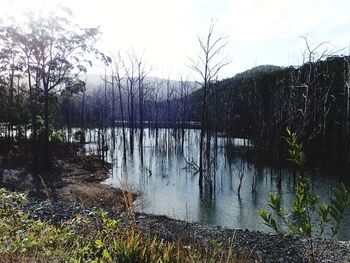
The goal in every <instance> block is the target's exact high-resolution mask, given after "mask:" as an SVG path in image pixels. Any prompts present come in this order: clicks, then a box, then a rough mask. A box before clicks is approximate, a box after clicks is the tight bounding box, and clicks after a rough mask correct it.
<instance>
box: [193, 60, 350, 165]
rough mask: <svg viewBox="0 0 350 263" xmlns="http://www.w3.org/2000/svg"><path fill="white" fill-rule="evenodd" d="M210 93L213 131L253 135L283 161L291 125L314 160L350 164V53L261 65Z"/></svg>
mask: <svg viewBox="0 0 350 263" xmlns="http://www.w3.org/2000/svg"><path fill="white" fill-rule="evenodd" d="M200 92H201V91H200V90H199V91H197V92H195V93H194V94H193V97H192V101H194V102H196V98H200ZM210 92H211V95H210V97H209V99H208V100H209V102H208V107H209V110H208V115H209V116H208V120H209V121H208V123H209V124H210V125H211V127H212V128H213V129H219V130H224V131H226V133H227V134H228V135H230V136H236V137H237V136H238V137H245V138H250V139H252V141H253V142H254V144H255V147H256V150H257V152H260V153H263V155H264V156H265V157H266V156H268V157H271V158H273V159H275V160H276V159H277V160H284V159H285V158H286V152H287V150H286V145H285V140H284V136H285V135H286V127H290V128H291V129H292V130H293V131H296V132H297V133H298V134H299V136H300V137H299V138H300V140H301V141H302V142H303V145H304V150H305V153H306V156H307V160H308V162H309V163H312V164H316V165H318V164H319V165H324V166H326V167H328V168H332V169H334V168H349V163H350V145H349V141H350V118H349V103H350V101H349V99H350V98H349V96H350V75H349V57H338V56H333V57H329V58H327V59H325V60H319V61H316V62H312V63H305V64H304V65H302V66H301V67H298V68H295V67H287V68H280V67H275V66H259V67H257V68H254V69H252V70H248V71H246V72H243V73H241V74H238V75H236V76H235V77H233V78H230V79H225V80H223V81H219V82H217V83H215V84H214V85H212V87H211V91H210ZM194 102H192V103H193V104H194ZM200 103H201V102H200V101H198V102H197V104H196V105H197V106H194V109H197V111H196V110H195V112H194V120H196V119H199V113H198V112H199V109H200Z"/></svg>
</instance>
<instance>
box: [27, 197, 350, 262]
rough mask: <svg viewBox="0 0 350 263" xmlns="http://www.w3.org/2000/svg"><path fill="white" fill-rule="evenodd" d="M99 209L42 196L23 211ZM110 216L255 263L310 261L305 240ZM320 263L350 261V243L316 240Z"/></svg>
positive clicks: (45, 213)
mask: <svg viewBox="0 0 350 263" xmlns="http://www.w3.org/2000/svg"><path fill="white" fill-rule="evenodd" d="M96 209H99V207H96V206H90V207H83V206H81V205H80V204H77V203H72V202H66V201H61V200H57V201H48V200H44V199H40V198H38V197H29V198H28V202H27V204H26V205H24V206H23V210H24V211H25V212H28V213H29V214H30V216H31V217H34V218H40V219H51V218H52V215H53V213H54V214H55V217H54V218H55V220H58V221H60V220H65V219H71V218H73V217H74V216H75V215H76V214H85V215H88V214H89V213H90V212H91V211H93V210H96ZM106 211H107V213H108V215H109V216H110V217H113V218H116V219H118V220H119V221H120V225H121V226H122V227H130V226H131V225H134V224H136V227H137V229H139V230H140V231H141V232H143V233H144V234H146V235H149V236H152V237H154V236H156V237H158V238H159V239H163V240H166V241H175V242H181V243H182V244H184V245H187V246H191V245H192V244H194V243H195V244H199V245H205V246H210V245H211V244H214V243H215V244H222V246H223V247H224V248H225V249H229V248H233V250H234V251H236V252H238V253H242V254H243V253H245V254H247V253H248V254H249V256H250V258H251V259H252V262H254V261H255V260H256V262H267V263H274V262H285V263H287V262H290V263H292V262H293V263H294V262H295V263H296V262H307V258H306V254H307V250H306V244H305V242H306V241H305V240H303V239H300V238H296V237H291V236H285V237H283V238H281V237H279V236H276V235H269V234H265V233H261V232H256V231H248V230H239V229H228V228H224V227H220V226H213V225H205V224H201V223H196V222H185V221H181V220H174V219H171V218H169V217H167V216H158V215H149V214H143V213H136V214H135V218H134V219H130V217H129V215H128V214H127V213H126V212H120V211H113V210H108V209H107V210H106ZM315 246H316V251H318V252H322V253H319V254H318V256H319V261H318V262H339V263H345V262H350V242H338V241H330V240H321V239H318V240H315Z"/></svg>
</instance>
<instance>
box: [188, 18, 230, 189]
mask: <svg viewBox="0 0 350 263" xmlns="http://www.w3.org/2000/svg"><path fill="white" fill-rule="evenodd" d="M214 29H215V23H214V22H212V23H211V24H210V26H209V30H208V33H207V35H206V37H205V38H201V37H198V42H199V47H200V55H198V56H197V58H196V59H191V58H190V63H191V65H190V68H191V69H192V70H193V71H194V72H196V73H197V74H198V75H199V76H200V81H198V84H199V85H200V86H201V87H202V98H201V120H200V121H201V132H200V144H199V181H198V184H199V187H200V189H202V187H203V170H204V168H203V165H204V161H203V156H204V138H205V135H206V136H207V137H208V136H209V119H208V112H207V102H208V98H209V97H210V95H211V90H210V88H211V85H212V84H213V83H214V82H215V81H216V80H217V78H218V74H219V71H220V70H221V69H222V68H223V67H224V66H226V65H228V64H229V62H230V61H229V59H228V58H227V57H221V53H222V52H223V50H224V48H225V47H226V45H227V41H226V38H225V37H223V36H220V37H215V36H214ZM206 151H207V157H208V156H209V158H207V159H208V160H209V159H210V152H209V151H210V149H206ZM208 162H209V161H208ZM206 170H207V169H206ZM210 191H212V186H211V183H210Z"/></svg>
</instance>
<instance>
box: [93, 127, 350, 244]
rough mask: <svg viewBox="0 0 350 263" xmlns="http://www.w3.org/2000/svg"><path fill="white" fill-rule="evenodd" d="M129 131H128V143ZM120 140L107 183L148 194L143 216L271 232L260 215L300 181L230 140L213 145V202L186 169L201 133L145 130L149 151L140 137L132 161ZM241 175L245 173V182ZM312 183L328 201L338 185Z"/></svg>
mask: <svg viewBox="0 0 350 263" xmlns="http://www.w3.org/2000/svg"><path fill="white" fill-rule="evenodd" d="M129 132H130V131H129V130H127V136H126V137H127V141H128V140H129ZM94 133H95V131H93V130H92V131H90V132H88V133H87V141H94V138H96V135H95V134H94ZM108 133H109V135H108V136H107V137H108V138H111V136H110V133H111V130H108ZM116 135H117V136H116V148H115V149H113V147H111V146H112V145H110V147H109V154H108V155H107V156H108V161H109V162H112V163H113V169H112V174H111V177H110V178H109V179H107V180H106V181H105V183H106V184H109V185H112V186H117V187H120V186H122V184H123V183H125V181H127V182H128V184H130V185H131V187H132V189H134V190H136V191H140V192H142V198H139V199H138V201H137V204H138V206H137V207H138V208H137V209H138V210H139V211H142V212H146V213H154V214H165V215H168V216H170V217H173V218H176V219H182V220H189V221H200V222H204V223H208V224H216V225H222V226H227V227H231V228H241V229H249V230H259V231H269V229H268V228H267V227H265V226H264V225H262V223H261V219H260V218H258V217H257V215H256V210H257V209H261V208H263V207H265V206H266V200H267V198H268V195H269V192H271V191H273V192H279V193H281V195H282V204H283V205H284V206H287V205H288V204H289V203H290V200H291V198H292V194H293V187H294V182H295V178H294V174H293V172H292V171H289V170H287V169H279V168H274V167H268V166H263V165H261V164H260V165H257V164H254V163H253V162H250V161H248V160H246V159H243V158H241V157H240V156H239V155H237V154H235V152H234V151H232V148H237V147H249V146H250V143H249V141H247V140H242V139H231V140H229V141H228V139H226V138H224V137H218V138H217V141H216V140H212V147H214V146H215V147H216V148H215V163H216V165H217V167H216V180H215V193H214V195H213V196H211V197H210V196H209V195H208V193H207V191H206V190H205V189H204V190H203V192H200V191H199V187H198V174H197V175H194V173H195V171H194V170H193V169H186V166H187V165H186V160H187V161H188V160H194V161H197V160H198V156H199V152H198V151H199V149H198V148H199V147H198V146H199V130H193V129H192V130H185V133H184V137H183V138H180V137H179V133H177V132H176V131H174V130H171V129H161V130H159V131H158V133H156V132H155V130H151V129H145V130H144V143H143V148H142V149H139V145H138V143H139V141H138V140H137V138H138V137H139V134H135V136H137V137H136V138H135V139H134V150H133V151H131V149H130V146H129V144H128V147H127V158H126V162H124V161H123V140H122V137H121V135H122V132H121V129H117V130H116ZM228 142H229V145H231V146H230V147H228V146H227V145H228ZM86 149H87V151H88V152H96V150H97V146H96V144H95V143H88V144H87V145H86ZM131 152H133V154H132V155H131V154H130V153H131ZM142 155H143V160H141V156H142ZM187 168H188V167H187ZM240 171H244V174H243V177H241V178H240V177H239V173H240ZM240 179H241V191H240V195H238V186H239V184H240ZM312 183H313V189H315V190H316V191H317V192H319V193H320V195H321V197H322V198H324V197H325V196H326V195H327V193H328V192H329V191H330V189H331V188H332V187H334V186H335V185H336V184H337V182H336V181H335V180H333V179H327V177H324V176H317V177H312ZM349 214H350V211H349ZM349 222H350V216H348V217H347V219H346V220H345V221H344V223H343V226H342V231H341V234H340V239H344V240H345V239H346V240H349V239H350V229H349V228H348V227H347V224H348V223H349Z"/></svg>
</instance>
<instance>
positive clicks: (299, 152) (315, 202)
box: [258, 128, 350, 262]
mask: <svg viewBox="0 0 350 263" xmlns="http://www.w3.org/2000/svg"><path fill="white" fill-rule="evenodd" d="M286 142H287V145H288V153H289V157H290V159H289V160H291V161H293V162H294V163H295V164H296V168H297V179H296V185H295V191H294V196H293V198H292V203H291V208H290V209H287V208H285V207H283V206H282V204H281V195H280V194H279V193H270V196H269V199H268V202H267V204H268V206H269V207H270V208H271V210H272V212H268V211H267V209H266V208H263V209H261V210H260V211H258V215H259V216H260V217H261V218H262V219H263V223H264V224H265V225H266V226H268V227H270V228H271V229H273V230H274V231H275V232H276V233H278V234H279V235H281V236H283V234H285V231H284V229H286V230H287V232H288V233H289V234H292V235H297V236H301V237H303V238H305V239H306V240H307V245H308V249H309V252H310V257H309V260H310V261H311V262H315V261H316V257H315V248H314V243H313V241H314V239H313V238H314V237H325V236H327V237H329V238H335V237H336V235H337V234H338V233H339V227H340V223H341V221H342V220H343V218H344V215H345V208H346V207H347V206H348V205H349V203H350V194H349V192H348V190H347V189H346V187H345V186H344V184H340V185H339V186H338V187H337V188H335V189H334V190H332V191H331V197H330V198H329V200H328V202H321V201H320V196H319V194H318V193H316V192H314V191H312V190H311V182H310V178H308V177H305V176H304V174H303V166H304V163H305V155H304V152H303V145H302V143H299V142H298V136H297V134H296V133H295V132H291V131H290V129H288V128H287V137H286Z"/></svg>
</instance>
